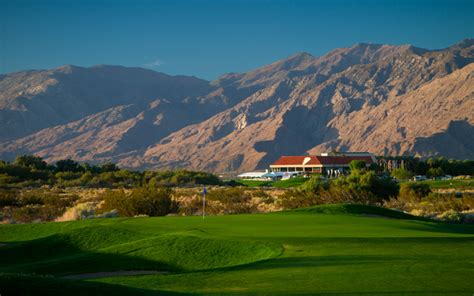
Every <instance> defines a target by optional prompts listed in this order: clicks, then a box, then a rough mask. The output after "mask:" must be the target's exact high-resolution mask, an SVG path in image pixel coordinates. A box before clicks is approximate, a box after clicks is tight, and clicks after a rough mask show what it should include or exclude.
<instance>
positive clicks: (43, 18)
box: [0, 0, 474, 80]
mask: <svg viewBox="0 0 474 296" xmlns="http://www.w3.org/2000/svg"><path fill="white" fill-rule="evenodd" d="M464 38H474V0H467V1H466V0H451V1H449V0H446V1H435V0H432V1H426V0H423V1H421V0H420V1H416V0H411V1H409V0H385V1H382V0H379V1H376V0H370V1H369V0H360V1H355V0H353V1H351V0H345V1H342V0H338V1H337V0H336V1H330V0H327V1H303V0H300V1H297V0H293V1H292V0H274V1H270V0H240V1H237V0H222V1H217V0H216V1H210V0H188V1H180V0H175V1H172V0H167V1H152V0H134V1H132V0H95V1H92V0H79V1H77V0H76V1H73V0H0V73H9V72H14V71H20V70H27V69H47V68H54V67H58V66H61V65H65V64H73V65H78V66H92V65H97V64H112V65H123V66H133V67H145V68H150V69H153V70H156V71H160V72H165V73H169V74H183V75H194V76H197V77H201V78H205V79H209V80H211V79H215V78H216V77H218V76H219V75H221V74H224V73H228V72H243V71H247V70H250V69H253V68H257V67H259V66H262V65H265V64H268V63H271V62H274V61H276V60H279V59H282V58H285V57H287V56H289V55H292V54H294V53H297V52H303V51H305V52H309V53H311V54H313V55H315V56H319V55H323V54H325V53H327V52H328V51H330V50H332V49H334V48H337V47H347V46H351V45H353V44H355V43H359V42H366V43H388V44H395V45H400V44H413V45H415V46H419V47H424V48H429V49H437V48H444V47H447V46H449V45H451V44H453V43H456V42H458V41H460V40H462V39H464Z"/></svg>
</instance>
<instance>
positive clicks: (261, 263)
mask: <svg viewBox="0 0 474 296" xmlns="http://www.w3.org/2000/svg"><path fill="white" fill-rule="evenodd" d="M0 244H2V245H1V246H0V258H2V260H1V261H0V290H1V291H0V293H1V294H2V295H11V294H15V293H14V292H15V291H20V292H21V293H22V294H31V295H33V294H34V295H38V294H46V293H49V294H52V293H59V294H63V293H66V290H64V289H68V290H67V291H68V293H67V294H70V295H74V294H75V295H80V294H81V293H89V294H103V295H111V294H114V295H115V294H121V295H125V294H127V295H132V294H133V295H135V294H140V295H141V294H144V295H146V294H157V295H163V294H171V295H181V294H188V293H190V294H197V295H202V294H206V295H213V294H216V295H217V294H219V295H289V294H297V295H301V294H320V295H338V294H341V295H343V294H345V295H358V294H365V295H381V294H389V295H472V294H473V293H474V281H473V280H472V278H473V277H472V274H473V273H472V270H474V252H473V251H472V250H473V248H474V226H472V225H455V224H446V223H440V222H432V221H423V220H418V219H415V218H414V217H411V216H409V215H405V214H403V213H398V212H393V211H389V210H386V209H379V208H374V207H365V206H351V205H332V206H320V207H315V208H310V209H302V210H297V211H289V212H281V213H271V214H256V215H228V216H210V217H206V218H205V219H204V220H203V219H202V218H201V217H162V218H128V219H95V220H84V221H77V222H65V223H45V224H25V225H1V226H0ZM124 270H154V271H161V272H162V273H161V274H154V275H140V276H138V275H137V276H119V277H113V276H112V277H102V278H95V279H89V280H66V279H63V278H62V277H63V276H66V275H77V274H83V273H96V272H113V271H124Z"/></svg>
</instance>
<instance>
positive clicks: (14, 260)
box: [0, 234, 178, 276]
mask: <svg viewBox="0 0 474 296" xmlns="http://www.w3.org/2000/svg"><path fill="white" fill-rule="evenodd" d="M0 257H1V258H2V260H1V261H0V272H22V273H40V274H52V275H61V276H62V275H69V274H78V273H91V272H101V271H104V272H105V271H114V270H138V269H139V270H158V271H175V270H178V268H176V267H175V266H172V265H170V264H167V263H164V262H160V261H156V260H148V259H144V258H140V257H137V256H127V255H123V254H111V253H101V252H94V251H88V250H83V249H80V248H78V247H77V246H76V245H75V244H73V243H71V242H70V241H69V238H68V237H67V236H65V235H58V234H55V235H52V236H48V237H44V238H40V239H35V240H31V241H22V242H18V243H15V242H13V243H9V244H8V245H7V246H4V247H2V248H0Z"/></svg>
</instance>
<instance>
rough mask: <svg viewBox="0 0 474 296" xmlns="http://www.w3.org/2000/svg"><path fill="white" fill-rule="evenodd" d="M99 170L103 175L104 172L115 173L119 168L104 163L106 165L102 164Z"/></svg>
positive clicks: (110, 163)
mask: <svg viewBox="0 0 474 296" xmlns="http://www.w3.org/2000/svg"><path fill="white" fill-rule="evenodd" d="M100 169H101V171H102V172H103V173H105V172H116V171H118V170H120V169H119V167H118V166H117V165H116V164H115V163H112V162H106V163H104V164H102V165H101V166H100Z"/></svg>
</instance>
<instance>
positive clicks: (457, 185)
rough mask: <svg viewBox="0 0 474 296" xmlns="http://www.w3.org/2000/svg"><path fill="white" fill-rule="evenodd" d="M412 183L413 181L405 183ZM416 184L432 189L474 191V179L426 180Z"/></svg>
mask: <svg viewBox="0 0 474 296" xmlns="http://www.w3.org/2000/svg"><path fill="white" fill-rule="evenodd" d="M403 182H412V183H415V182H413V181H403ZM416 183H424V184H428V185H430V187H431V189H450V188H453V189H474V179H473V178H471V179H452V180H426V181H417V182H416Z"/></svg>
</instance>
